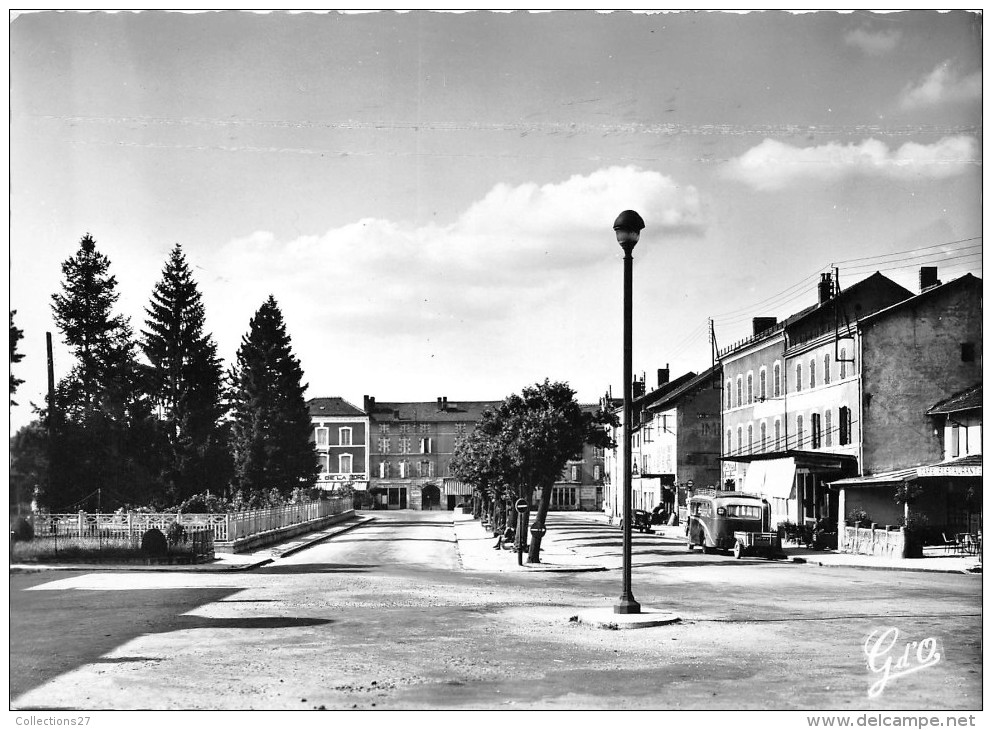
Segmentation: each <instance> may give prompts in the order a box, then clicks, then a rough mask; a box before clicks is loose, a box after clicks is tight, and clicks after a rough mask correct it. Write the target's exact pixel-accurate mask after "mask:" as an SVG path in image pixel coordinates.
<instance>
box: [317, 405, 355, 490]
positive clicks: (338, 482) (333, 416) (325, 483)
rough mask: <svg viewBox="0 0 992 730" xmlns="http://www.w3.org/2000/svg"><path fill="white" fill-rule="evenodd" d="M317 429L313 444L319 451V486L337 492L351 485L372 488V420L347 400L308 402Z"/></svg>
mask: <svg viewBox="0 0 992 730" xmlns="http://www.w3.org/2000/svg"><path fill="white" fill-rule="evenodd" d="M307 408H308V409H309V411H310V423H311V426H312V428H313V430H312V431H311V434H310V440H311V441H312V442H313V444H314V447H315V449H316V451H317V459H318V462H319V465H320V473H319V474H318V475H317V486H318V487H320V488H322V489H324V490H327V491H333V490H334V489H336V488H337V487H340V486H344V485H348V486H351V487H353V488H355V489H357V490H359V491H361V490H364V489H366V488H367V487H368V478H369V476H368V475H369V417H368V415H366V413H365V412H364V411H363V410H362V409H361V408H358V407H356V406H354V405H352V404H351V403H349V402H348V401H346V400H345V399H344V398H337V397H331V398H311V399H310V400H308V401H307Z"/></svg>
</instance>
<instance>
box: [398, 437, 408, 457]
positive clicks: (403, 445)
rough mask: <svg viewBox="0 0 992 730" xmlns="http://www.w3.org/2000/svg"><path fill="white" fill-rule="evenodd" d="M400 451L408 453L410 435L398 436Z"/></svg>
mask: <svg viewBox="0 0 992 730" xmlns="http://www.w3.org/2000/svg"><path fill="white" fill-rule="evenodd" d="M400 453H401V454H409V453H410V437H409V436H400Z"/></svg>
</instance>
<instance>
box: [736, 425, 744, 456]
mask: <svg viewBox="0 0 992 730" xmlns="http://www.w3.org/2000/svg"><path fill="white" fill-rule="evenodd" d="M737 453H738V454H742V453H744V429H743V428H741V427H740V426H738V427H737Z"/></svg>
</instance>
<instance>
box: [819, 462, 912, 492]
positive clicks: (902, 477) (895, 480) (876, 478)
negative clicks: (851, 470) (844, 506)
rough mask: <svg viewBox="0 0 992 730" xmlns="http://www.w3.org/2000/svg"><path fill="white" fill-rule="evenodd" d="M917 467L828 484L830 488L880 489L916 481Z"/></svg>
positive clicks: (839, 480)
mask: <svg viewBox="0 0 992 730" xmlns="http://www.w3.org/2000/svg"><path fill="white" fill-rule="evenodd" d="M916 469H917V467H915V466H914V467H911V468H909V469H897V470H895V471H886V472H880V473H878V474H869V475H866V476H861V477H848V478H847V479H838V480H837V481H836V482H830V486H832V487H881V486H885V485H888V484H901V483H902V482H905V481H909V480H912V479H916Z"/></svg>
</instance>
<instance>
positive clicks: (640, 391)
mask: <svg viewBox="0 0 992 730" xmlns="http://www.w3.org/2000/svg"><path fill="white" fill-rule="evenodd" d="M632 391H633V392H632V393H631V395H632V396H633V397H634V398H640V397H641V396H642V395H644V380H643V379H642V380H638V379H637V378H636V377H635V378H634V383H633V386H632Z"/></svg>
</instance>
